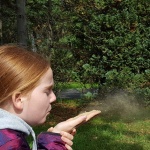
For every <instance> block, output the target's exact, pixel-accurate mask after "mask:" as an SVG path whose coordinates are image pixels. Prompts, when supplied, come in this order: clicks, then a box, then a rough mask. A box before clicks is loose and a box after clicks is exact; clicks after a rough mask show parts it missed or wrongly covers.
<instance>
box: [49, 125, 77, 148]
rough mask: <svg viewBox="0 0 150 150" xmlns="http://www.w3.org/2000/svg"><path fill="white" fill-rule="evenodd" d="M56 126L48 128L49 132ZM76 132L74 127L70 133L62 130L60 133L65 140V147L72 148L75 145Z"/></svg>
mask: <svg viewBox="0 0 150 150" xmlns="http://www.w3.org/2000/svg"><path fill="white" fill-rule="evenodd" d="M53 130H54V128H53V127H51V128H49V129H48V132H53ZM75 133H76V129H73V131H72V133H68V132H64V131H61V132H60V135H61V139H62V141H64V142H65V147H66V148H67V150H72V148H71V146H72V145H73V142H72V140H73V138H74V135H75Z"/></svg>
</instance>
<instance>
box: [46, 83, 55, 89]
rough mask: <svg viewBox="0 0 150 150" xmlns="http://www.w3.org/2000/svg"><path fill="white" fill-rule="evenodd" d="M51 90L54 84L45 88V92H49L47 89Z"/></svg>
mask: <svg viewBox="0 0 150 150" xmlns="http://www.w3.org/2000/svg"><path fill="white" fill-rule="evenodd" d="M53 88H54V84H53V85H49V86H46V87H45V89H46V90H47V89H48V90H49V89H53Z"/></svg>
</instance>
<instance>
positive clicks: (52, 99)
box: [50, 92, 56, 103]
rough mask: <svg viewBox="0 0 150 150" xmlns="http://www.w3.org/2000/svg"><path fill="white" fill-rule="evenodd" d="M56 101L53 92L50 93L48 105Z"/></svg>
mask: <svg viewBox="0 0 150 150" xmlns="http://www.w3.org/2000/svg"><path fill="white" fill-rule="evenodd" d="M54 101H56V95H55V94H54V92H52V95H51V96H50V103H52V102H54Z"/></svg>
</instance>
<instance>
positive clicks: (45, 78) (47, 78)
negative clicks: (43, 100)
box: [40, 68, 54, 85]
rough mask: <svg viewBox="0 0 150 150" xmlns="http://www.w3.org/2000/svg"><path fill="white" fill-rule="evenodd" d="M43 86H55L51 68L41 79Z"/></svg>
mask: <svg viewBox="0 0 150 150" xmlns="http://www.w3.org/2000/svg"><path fill="white" fill-rule="evenodd" d="M40 83H41V84H47V85H53V84H54V80H53V72H52V69H51V68H49V69H48V70H47V72H46V73H45V74H44V75H43V76H42V77H41V79H40Z"/></svg>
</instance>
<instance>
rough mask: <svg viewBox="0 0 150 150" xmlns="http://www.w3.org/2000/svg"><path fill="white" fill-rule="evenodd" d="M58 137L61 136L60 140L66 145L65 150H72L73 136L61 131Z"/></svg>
mask: <svg viewBox="0 0 150 150" xmlns="http://www.w3.org/2000/svg"><path fill="white" fill-rule="evenodd" d="M60 135H61V136H62V137H61V139H62V140H63V141H64V142H65V143H66V144H65V147H66V148H67V150H72V148H71V146H72V145H73V142H72V140H73V138H74V137H73V135H72V134H70V133H68V132H64V131H61V132H60Z"/></svg>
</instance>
